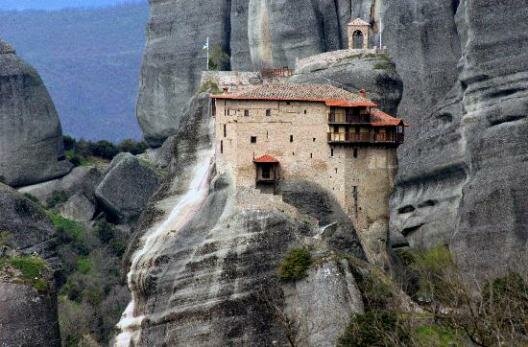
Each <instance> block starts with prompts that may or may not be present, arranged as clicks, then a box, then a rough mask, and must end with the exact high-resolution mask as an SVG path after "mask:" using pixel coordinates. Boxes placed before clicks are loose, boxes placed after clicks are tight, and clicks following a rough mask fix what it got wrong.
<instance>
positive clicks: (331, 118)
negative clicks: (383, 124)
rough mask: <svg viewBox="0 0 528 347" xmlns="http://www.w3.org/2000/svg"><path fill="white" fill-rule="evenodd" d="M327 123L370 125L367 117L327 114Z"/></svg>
mask: <svg viewBox="0 0 528 347" xmlns="http://www.w3.org/2000/svg"><path fill="white" fill-rule="evenodd" d="M328 123H330V124H370V116H369V115H351V114H347V115H343V114H333V113H330V114H328Z"/></svg>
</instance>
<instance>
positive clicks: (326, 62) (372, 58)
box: [289, 51, 403, 114]
mask: <svg viewBox="0 0 528 347" xmlns="http://www.w3.org/2000/svg"><path fill="white" fill-rule="evenodd" d="M310 60H312V62H311V63H310V64H307V65H306V66H303V67H301V68H299V69H296V70H295V74H294V75H293V76H292V77H291V78H290V79H289V80H290V82H293V83H322V84H332V85H335V86H336V87H339V88H343V89H346V90H349V91H351V92H356V93H357V92H358V91H360V90H361V89H364V90H365V91H366V93H367V96H368V97H369V98H370V99H372V100H373V101H374V102H376V103H378V104H379V107H380V108H381V109H382V110H383V111H385V112H388V113H390V114H396V113H397V111H398V105H399V103H400V100H401V97H402V92H403V82H402V80H401V78H400V76H399V75H398V72H397V71H396V65H394V63H393V62H392V61H391V59H390V57H389V56H388V55H387V54H362V53H355V52H350V53H347V52H343V51H339V52H335V53H334V54H332V53H325V54H321V55H319V56H316V57H312V58H310Z"/></svg>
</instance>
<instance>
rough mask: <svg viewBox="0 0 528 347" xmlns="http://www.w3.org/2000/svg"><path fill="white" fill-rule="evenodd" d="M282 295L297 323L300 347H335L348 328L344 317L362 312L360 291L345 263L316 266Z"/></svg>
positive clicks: (326, 263) (328, 263)
mask: <svg viewBox="0 0 528 347" xmlns="http://www.w3.org/2000/svg"><path fill="white" fill-rule="evenodd" d="M292 287H293V288H292ZM285 293H286V294H285V301H286V303H287V304H286V305H287V306H286V312H287V314H288V316H289V317H290V318H291V319H292V321H294V322H297V334H296V339H295V342H296V345H299V346H328V347H331V346H335V345H336V342H337V340H338V339H339V337H340V336H341V335H342V334H343V331H345V329H346V327H347V325H348V319H343V317H350V316H351V315H352V314H362V313H363V301H362V300H361V292H360V291H359V289H358V286H357V284H356V280H355V279H354V276H353V275H352V273H351V271H350V268H349V264H348V262H347V261H335V260H330V261H328V262H325V263H323V264H320V265H317V266H315V267H314V268H312V269H310V271H309V273H308V277H307V278H306V279H303V280H301V281H299V282H298V283H296V284H294V285H291V286H289V288H287V289H285ZM288 293H291V294H290V295H288Z"/></svg>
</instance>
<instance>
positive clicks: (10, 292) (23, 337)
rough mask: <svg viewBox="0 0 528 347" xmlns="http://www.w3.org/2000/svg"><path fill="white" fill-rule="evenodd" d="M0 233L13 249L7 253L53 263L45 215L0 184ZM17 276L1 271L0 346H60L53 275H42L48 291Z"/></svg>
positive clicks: (51, 235)
mask: <svg viewBox="0 0 528 347" xmlns="http://www.w3.org/2000/svg"><path fill="white" fill-rule="evenodd" d="M0 232H2V233H3V237H4V242H6V243H7V247H9V248H10V249H12V251H11V252H10V253H13V252H15V254H18V255H22V256H24V255H25V256H27V255H33V254H38V255H39V256H40V257H41V258H44V259H45V260H48V261H52V260H53V257H54V255H55V253H54V245H55V244H56V242H57V240H56V237H55V231H54V229H53V226H52V224H51V222H50V220H49V219H48V217H47V216H46V213H45V212H44V211H43V210H42V209H41V208H40V206H38V205H37V204H35V203H34V202H32V201H30V200H29V199H26V198H25V197H24V196H23V195H22V194H20V193H18V192H17V191H15V190H14V189H12V188H10V187H8V186H6V185H3V184H0ZM5 236H7V237H5ZM1 246H2V247H5V245H1ZM0 270H2V269H0ZM18 276H19V275H17V274H16V273H15V274H13V273H11V272H6V271H5V268H4V269H3V270H2V271H0V346H60V337H59V324H58V318H57V302H56V298H57V297H56V293H55V291H54V285H53V278H52V273H51V272H48V271H47V272H46V273H45V274H44V273H43V277H42V281H44V283H45V284H44V285H45V286H46V287H47V289H43V287H42V286H36V285H34V283H33V280H34V278H31V279H20V278H18Z"/></svg>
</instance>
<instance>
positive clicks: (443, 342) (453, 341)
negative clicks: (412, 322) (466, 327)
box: [413, 325, 464, 347]
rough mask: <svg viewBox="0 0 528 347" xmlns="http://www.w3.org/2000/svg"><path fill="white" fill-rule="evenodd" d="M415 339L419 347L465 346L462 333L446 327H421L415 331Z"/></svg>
mask: <svg viewBox="0 0 528 347" xmlns="http://www.w3.org/2000/svg"><path fill="white" fill-rule="evenodd" d="M413 339H414V341H415V344H416V345H417V346H427V347H455V346H464V344H463V342H462V337H461V336H460V333H459V332H458V331H457V330H455V329H453V328H451V327H449V326H444V325H423V326H419V327H417V328H416V329H415V330H414V334H413Z"/></svg>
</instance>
